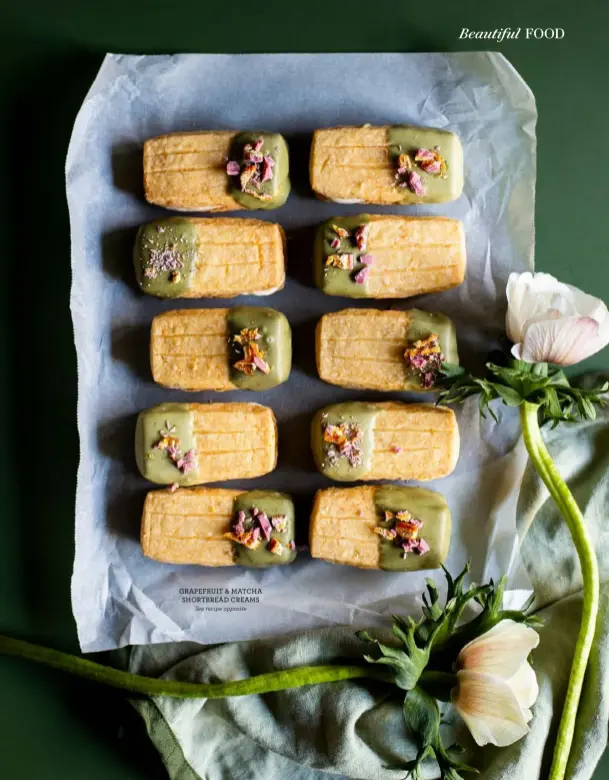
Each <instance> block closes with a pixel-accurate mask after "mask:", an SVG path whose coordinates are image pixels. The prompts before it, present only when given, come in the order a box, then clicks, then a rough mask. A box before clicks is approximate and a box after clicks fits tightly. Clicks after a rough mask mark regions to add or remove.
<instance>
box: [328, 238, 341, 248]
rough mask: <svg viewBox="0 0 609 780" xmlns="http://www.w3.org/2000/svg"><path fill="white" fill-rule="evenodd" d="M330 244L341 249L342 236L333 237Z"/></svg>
mask: <svg viewBox="0 0 609 780" xmlns="http://www.w3.org/2000/svg"><path fill="white" fill-rule="evenodd" d="M330 246H331V247H332V249H340V238H333V239H332V241H330Z"/></svg>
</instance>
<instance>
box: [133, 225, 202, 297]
mask: <svg viewBox="0 0 609 780" xmlns="http://www.w3.org/2000/svg"><path fill="white" fill-rule="evenodd" d="M162 252H167V253H168V255H169V256H171V257H173V258H175V259H176V260H177V261H178V262H179V263H181V267H180V268H179V269H177V270H178V271H179V274H180V281H178V282H172V281H171V274H172V271H171V270H169V271H160V270H159V271H157V272H156V276H155V278H150V277H149V276H146V275H145V273H144V272H145V271H146V269H151V270H152V271H153V272H154V257H155V254H156V253H162ZM198 256H199V246H198V237H197V231H196V228H195V226H194V225H193V223H192V222H191V220H189V219H187V218H185V217H170V218H169V219H157V220H155V221H154V222H150V223H148V224H147V225H142V226H141V227H140V229H139V230H138V232H137V237H136V239H135V248H134V252H133V261H134V264H135V275H136V277H137V282H138V284H139V286H140V287H141V288H142V290H143V291H144V292H145V293H148V294H149V295H156V296H157V297H159V298H180V297H182V296H183V295H184V292H186V291H187V290H188V289H189V287H190V284H191V281H192V277H193V274H194V271H195V270H196V264H197V259H198ZM157 257H158V254H157Z"/></svg>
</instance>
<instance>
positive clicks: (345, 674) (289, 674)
mask: <svg viewBox="0 0 609 780" xmlns="http://www.w3.org/2000/svg"><path fill="white" fill-rule="evenodd" d="M0 653H4V654H5V655H12V656H17V657H19V658H26V659H28V660H29V661H35V662H36V663H39V664H43V665H44V666H51V667H53V668H54V669H60V670H61V671H63V672H68V673H69V674H75V675H77V676H78V677H84V678H85V679H87V680H92V681H93V682H98V683H102V684H103V685H109V686H111V687H112V688H121V689H122V690H125V691H130V692H131V693H137V694H142V695H145V696H173V697H175V698H179V699H222V698H225V697H227V696H249V695H251V694H255V693H271V692H272V691H284V690H286V689H288V688H301V687H302V686H304V685H319V684H320V683H330V682H338V681H339V680H354V679H357V678H361V677H368V678H373V679H377V680H383V681H388V680H389V678H388V675H387V673H385V672H383V671H382V670H377V669H375V668H374V667H371V666H370V665H369V664H366V666H356V665H353V666H347V665H344V666H339V665H336V666H331V665H327V666H301V667H296V668H295V669H285V670H283V671H280V672H269V673H267V674H259V675H256V676H255V677H248V678H246V679H245V680H233V681H231V682H223V683H191V682H180V681H179V680H162V679H158V678H155V677H142V676H141V675H139V674H131V673H130V672H124V671H122V670H120V669H114V668H113V667H111V666H104V665H103V664H98V663H95V661H89V660H87V659H86V658H81V657H80V656H76V655H70V654H69V653H62V652H60V651H59V650H52V649H51V648H48V647H42V646H41V645H35V644H32V643H31V642H24V641H23V640H21V639H13V638H12V637H8V636H1V635H0Z"/></svg>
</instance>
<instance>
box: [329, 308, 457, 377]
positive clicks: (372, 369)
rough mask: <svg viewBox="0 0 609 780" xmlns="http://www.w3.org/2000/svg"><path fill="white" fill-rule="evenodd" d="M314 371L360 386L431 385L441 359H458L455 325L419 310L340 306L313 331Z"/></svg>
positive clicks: (448, 360)
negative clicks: (382, 309) (344, 307)
mask: <svg viewBox="0 0 609 780" xmlns="http://www.w3.org/2000/svg"><path fill="white" fill-rule="evenodd" d="M315 337H316V354H317V370H318V372H319V376H320V377H321V378H322V379H323V380H324V381H325V382H329V383H330V384H332V385H340V386H341V387H353V388H358V389H362V390H411V391H413V392H415V391H416V392H419V391H423V390H433V389H434V388H435V386H436V383H437V380H438V369H439V368H440V366H441V364H442V363H454V364H458V362H459V355H458V352H457V339H456V334H455V326H454V325H453V323H452V322H451V320H449V319H448V317H445V316H444V315H443V314H432V313H430V312H426V311H420V310H419V309H410V310H409V311H379V310H378V309H343V310H342V311H337V312H334V313H332V314H325V315H324V316H323V317H322V318H321V320H320V321H319V323H318V325H317V330H316V334H315Z"/></svg>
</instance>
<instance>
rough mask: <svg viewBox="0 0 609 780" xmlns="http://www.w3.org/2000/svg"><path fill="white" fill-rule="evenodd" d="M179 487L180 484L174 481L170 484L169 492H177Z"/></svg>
mask: <svg viewBox="0 0 609 780" xmlns="http://www.w3.org/2000/svg"><path fill="white" fill-rule="evenodd" d="M179 487H180V486H179V484H178V483H177V482H173V483H172V484H171V485H170V486H169V492H170V493H175V492H176V490H177V489H178V488H179Z"/></svg>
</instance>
